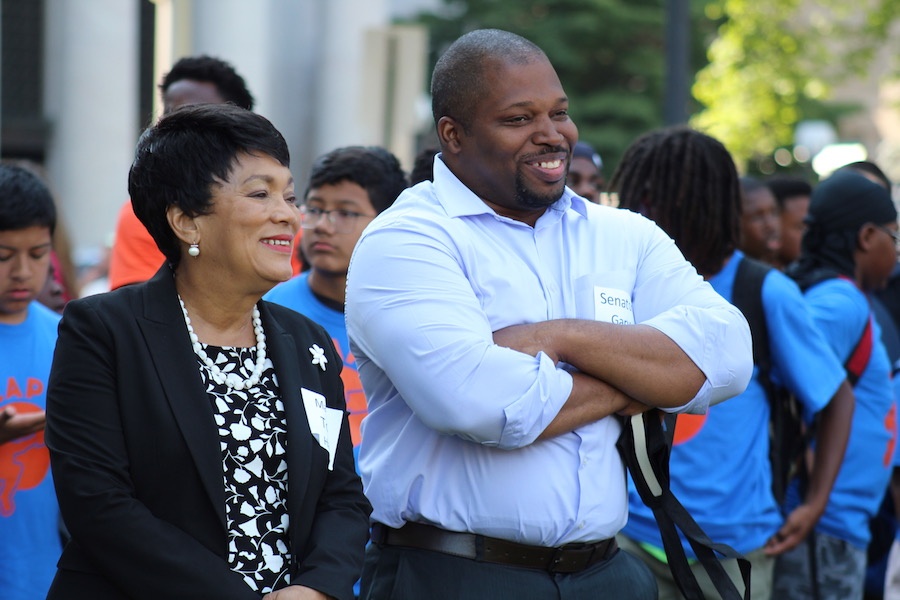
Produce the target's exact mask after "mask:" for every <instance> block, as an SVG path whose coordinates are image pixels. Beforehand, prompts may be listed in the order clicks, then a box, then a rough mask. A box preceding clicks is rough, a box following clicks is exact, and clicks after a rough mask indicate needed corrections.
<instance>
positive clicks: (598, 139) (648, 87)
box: [417, 0, 714, 174]
mask: <svg viewBox="0 0 900 600" xmlns="http://www.w3.org/2000/svg"><path fill="white" fill-rule="evenodd" d="M704 3H705V0H694V3H693V6H692V14H693V17H694V18H693V23H694V25H695V31H694V34H693V35H692V36H691V39H692V44H693V50H692V53H691V56H692V62H693V63H694V68H693V72H695V71H696V70H697V69H698V68H699V67H700V66H702V65H703V64H705V62H706V58H705V48H706V44H707V43H708V41H709V35H711V34H712V32H713V31H714V26H713V25H711V22H710V20H709V19H708V18H706V17H705V16H704V14H703V5H704ZM663 9H664V0H444V9H443V10H442V11H441V12H440V14H423V15H420V16H419V18H418V19H417V21H418V22H421V23H424V24H425V25H427V27H428V29H429V34H430V44H431V52H432V56H431V64H432V65H434V62H435V61H436V60H437V57H438V56H439V55H440V53H441V52H442V51H443V50H444V49H445V48H446V47H447V46H448V45H449V44H450V43H452V41H453V40H455V39H456V38H457V37H459V36H460V35H462V34H463V33H465V32H467V31H471V30H473V29H478V28H499V29H505V30H507V31H512V32H514V33H517V34H519V35H522V36H524V37H525V38H527V39H529V40H531V41H532V42H534V43H536V44H537V45H538V46H540V47H541V48H542V49H543V50H544V52H546V53H547V56H549V57H550V60H551V62H553V65H554V67H555V68H556V71H557V73H558V74H559V77H560V80H561V82H562V84H563V87H564V89H565V90H566V94H567V95H568V96H569V99H570V103H569V104H570V112H571V115H572V118H573V120H574V121H575V123H576V125H578V129H579V137H580V138H581V139H583V140H585V141H587V142H588V143H590V144H591V145H593V146H594V147H595V148H596V149H597V150H598V151H599V152H600V155H601V156H602V157H603V160H604V163H605V167H604V170H605V171H606V172H607V174H609V173H611V169H612V168H614V166H615V164H616V163H617V162H618V159H619V157H620V156H621V154H622V152H623V151H624V150H625V148H626V147H627V146H628V145H629V144H630V143H631V141H632V140H633V139H634V138H635V137H637V136H638V135H640V134H641V133H644V132H645V131H648V130H650V129H653V128H655V127H658V126H660V125H662V114H663V111H662V106H663V105H662V102H663V94H664V89H663V86H664V68H665V55H664V45H665V41H664V22H663V19H664V14H665V11H664V10H663ZM703 28H705V31H704V29H703Z"/></svg>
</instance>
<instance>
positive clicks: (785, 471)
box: [731, 257, 808, 505]
mask: <svg viewBox="0 0 900 600" xmlns="http://www.w3.org/2000/svg"><path fill="white" fill-rule="evenodd" d="M771 270H772V267H771V266H769V265H767V264H764V263H762V262H759V261H757V260H754V259H752V258H747V257H744V258H743V259H742V260H741V262H740V264H739V265H738V268H737V273H736V274H735V278H734V289H733V291H732V294H731V302H732V304H734V305H735V306H736V307H737V308H738V309H739V310H740V311H741V312H742V313H744V318H746V319H747V324H748V325H750V333H751V336H752V338H753V364H755V365H756V367H757V380H758V381H759V384H760V385H761V386H762V388H763V391H764V392H765V394H766V399H767V400H768V401H769V463H770V465H771V467H772V495H773V496H774V497H775V500H776V501H777V502H778V504H779V505H781V504H782V503H783V501H784V497H785V494H786V492H787V486H788V483H789V482H790V480H791V478H792V477H793V476H794V474H795V473H798V472H799V474H800V475H801V476H802V475H803V472H802V469H799V468H798V465H800V464H802V463H801V462H800V461H799V458H800V457H801V456H802V454H803V451H804V449H805V448H806V446H807V445H808V434H806V433H804V432H803V425H802V418H801V411H800V407H799V405H798V404H797V401H796V399H795V398H793V397H792V396H791V394H790V393H789V392H788V391H787V390H785V389H784V388H782V387H781V386H778V385H775V382H774V381H772V357H771V353H770V350H769V327H768V323H767V322H766V313H765V310H764V308H763V301H762V286H763V281H764V280H765V278H766V276H767V275H768V274H769V271H771Z"/></svg>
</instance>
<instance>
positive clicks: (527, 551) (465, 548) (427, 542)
mask: <svg viewBox="0 0 900 600" xmlns="http://www.w3.org/2000/svg"><path fill="white" fill-rule="evenodd" d="M372 541H373V542H375V543H376V544H379V545H382V546H404V547H407V548H418V549H421V550H431V551H433V552H441V553H443V554H451V555H453V556H460V557H462V558H468V559H471V560H477V561H482V562H489V563H496V564H501V565H513V566H516V567H527V568H530V569H540V570H542V571H549V572H551V573H578V572H579V571H583V570H585V569H587V568H588V567H590V566H592V565H595V564H597V563H598V562H601V561H604V560H606V559H608V558H611V557H612V556H613V554H615V553H616V550H617V549H618V548H619V546H618V544H616V539H615V538H609V539H607V540H602V541H599V542H592V543H586V544H566V545H565V546H560V547H559V548H545V547H543V546H528V545H526V544H517V543H515V542H510V541H507V540H501V539H497V538H492V537H487V536H483V535H476V534H474V533H459V532H456V531H446V530H444V529H439V528H437V527H432V526H431V525H425V524H423V523H407V524H406V525H404V526H403V527H401V528H400V529H394V528H392V527H388V526H387V525H383V524H381V523H375V524H374V525H372Z"/></svg>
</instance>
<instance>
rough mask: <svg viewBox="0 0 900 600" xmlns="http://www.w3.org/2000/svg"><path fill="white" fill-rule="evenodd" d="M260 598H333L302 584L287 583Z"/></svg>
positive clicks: (274, 599)
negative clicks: (285, 585) (286, 585)
mask: <svg viewBox="0 0 900 600" xmlns="http://www.w3.org/2000/svg"><path fill="white" fill-rule="evenodd" d="M262 600H334V598H332V597H331V596H326V595H325V594H323V593H322V592H320V591H319V590H314V589H312V588H308V587H306V586H303V585H289V586H288V587H286V588H282V589H280V590H276V591H274V592H270V593H268V594H266V595H265V596H263V597H262Z"/></svg>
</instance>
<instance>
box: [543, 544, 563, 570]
mask: <svg viewBox="0 0 900 600" xmlns="http://www.w3.org/2000/svg"><path fill="white" fill-rule="evenodd" d="M554 550H555V551H554V552H553V557H552V558H550V564H549V565H547V571H549V572H550V573H556V572H558V568H559V566H560V565H562V563H563V561H564V553H565V550H564V549H563V548H562V546H560V547H558V548H555V549H554Z"/></svg>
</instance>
